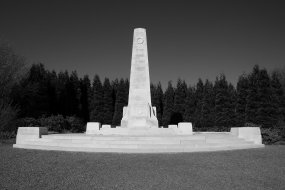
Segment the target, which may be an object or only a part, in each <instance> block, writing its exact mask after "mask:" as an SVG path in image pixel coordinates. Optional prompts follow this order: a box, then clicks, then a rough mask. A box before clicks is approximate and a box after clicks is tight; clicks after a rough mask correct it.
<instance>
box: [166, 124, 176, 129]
mask: <svg viewBox="0 0 285 190" xmlns="http://www.w3.org/2000/svg"><path fill="white" fill-rule="evenodd" d="M168 128H169V129H177V125H168Z"/></svg>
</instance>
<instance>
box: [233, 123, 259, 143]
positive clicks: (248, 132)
mask: <svg viewBox="0 0 285 190" xmlns="http://www.w3.org/2000/svg"><path fill="white" fill-rule="evenodd" d="M231 133H232V135H234V136H237V137H239V138H243V139H245V140H247V141H252V142H254V143H255V144H262V138H261V132H260V128H259V127H232V128H231Z"/></svg>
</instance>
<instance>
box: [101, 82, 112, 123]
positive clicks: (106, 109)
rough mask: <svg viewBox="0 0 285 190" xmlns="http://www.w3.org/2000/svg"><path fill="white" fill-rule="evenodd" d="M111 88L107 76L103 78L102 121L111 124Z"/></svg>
mask: <svg viewBox="0 0 285 190" xmlns="http://www.w3.org/2000/svg"><path fill="white" fill-rule="evenodd" d="M112 95H113V89H112V86H111V84H110V81H109V79H108V78H105V80H104V85H103V123H104V124H109V125H111V124H112V121H113V114H114V107H113V96H112Z"/></svg>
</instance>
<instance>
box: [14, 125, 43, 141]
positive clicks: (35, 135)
mask: <svg viewBox="0 0 285 190" xmlns="http://www.w3.org/2000/svg"><path fill="white" fill-rule="evenodd" d="M47 134H48V130H47V128H46V127H19V128H18V131H17V136H16V144H25V143H27V142H30V141H35V140H38V139H40V138H41V137H42V135H47Z"/></svg>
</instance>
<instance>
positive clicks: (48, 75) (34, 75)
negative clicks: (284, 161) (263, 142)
mask: <svg viewBox="0 0 285 190" xmlns="http://www.w3.org/2000/svg"><path fill="white" fill-rule="evenodd" d="M0 52H1V55H0V56H1V57H0V60H1V69H2V71H1V72H2V75H0V76H1V81H0V82H1V89H0V92H1V94H0V95H1V97H0V117H1V118H2V119H5V118H6V117H7V116H8V115H11V113H16V114H14V115H13V118H15V117H17V118H25V117H30V118H39V117H42V116H43V115H44V116H51V115H63V116H75V117H79V118H81V119H82V120H83V121H84V122H88V121H96V122H100V123H102V124H111V125H113V126H119V125H120V121H121V118H122V112H123V107H124V106H127V104H128V92H129V80H128V79H123V78H121V79H115V80H110V79H108V78H104V79H103V80H102V79H100V77H99V76H98V75H95V76H94V78H93V79H92V80H90V78H89V76H88V75H85V76H83V77H79V76H78V74H77V72H76V71H72V72H71V73H69V72H68V71H64V72H63V71H61V72H58V73H57V72H56V71H49V70H47V69H46V68H45V66H44V65H43V64H41V63H39V64H33V65H32V66H30V67H29V68H26V71H25V72H21V74H19V76H21V77H18V78H17V76H18V75H15V74H13V72H14V73H19V72H17V69H18V70H19V69H21V68H22V65H23V64H22V63H23V60H22V59H21V58H20V57H19V56H16V55H15V54H13V51H12V50H11V49H9V48H6V49H3V48H2V50H1V51H0ZM5 60H6V63H7V64H3V63H5ZM12 63H14V67H13V66H11V65H13V64H12ZM16 63H17V64H16ZM9 67H11V68H10V69H8V68H9ZM21 70H25V69H23V68H22V69H21ZM8 71H9V72H10V74H9V72H8ZM4 76H6V78H5V77H4ZM8 76H10V78H9V77H8ZM11 77H12V78H11ZM282 77H283V78H282ZM16 78H17V80H16ZM283 79H284V74H283V75H282V73H281V72H278V71H275V72H272V73H268V71H267V70H266V69H265V68H262V69H260V68H259V66H258V65H255V66H254V67H253V69H252V71H251V72H250V73H248V74H242V75H241V76H240V77H239V79H238V81H237V84H236V85H235V86H234V85H233V84H231V83H229V82H228V81H227V79H226V76H225V75H224V74H220V75H219V76H217V77H216V80H215V81H214V82H211V81H209V80H205V81H203V80H202V79H198V81H197V83H196V84H195V85H188V84H186V82H185V81H184V80H181V79H178V80H177V81H176V82H175V85H174V84H173V82H171V81H170V82H168V86H167V88H166V90H165V91H163V89H162V86H161V84H160V82H159V83H158V84H151V99H152V100H151V101H152V105H153V106H155V107H156V110H157V118H158V121H159V126H164V127H167V126H168V125H169V124H177V123H178V122H183V121H184V122H192V123H193V126H194V128H195V129H196V130H211V129H219V130H227V129H228V128H230V127H233V126H245V125H249V124H251V125H259V126H262V127H263V128H271V127H276V126H282V125H284V120H285V119H284V118H285V95H284V80H283ZM11 81H14V82H11ZM7 89H9V90H7ZM5 106H6V107H5ZM8 108H9V109H11V110H14V111H15V112H13V111H11V110H10V112H9V109H8ZM5 110H6V111H5ZM7 110H8V111H7ZM10 117H12V116H10ZM7 126H8V125H7Z"/></svg>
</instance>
